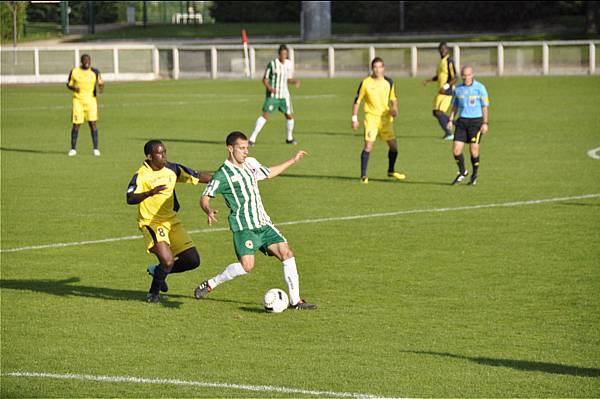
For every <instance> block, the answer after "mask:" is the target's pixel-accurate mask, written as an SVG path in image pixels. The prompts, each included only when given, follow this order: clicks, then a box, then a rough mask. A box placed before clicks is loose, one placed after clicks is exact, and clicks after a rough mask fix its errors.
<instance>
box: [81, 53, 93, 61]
mask: <svg viewBox="0 0 600 399" xmlns="http://www.w3.org/2000/svg"><path fill="white" fill-rule="evenodd" d="M85 57H87V58H89V59H90V60H91V59H92V57H90V55H89V54H81V58H80V59H79V60H80V61H81V62H83V59H84V58H85Z"/></svg>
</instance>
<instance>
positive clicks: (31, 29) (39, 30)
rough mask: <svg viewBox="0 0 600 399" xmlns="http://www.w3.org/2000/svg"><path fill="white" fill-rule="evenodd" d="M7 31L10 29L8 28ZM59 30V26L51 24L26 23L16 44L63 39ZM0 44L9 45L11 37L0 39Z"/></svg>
mask: <svg viewBox="0 0 600 399" xmlns="http://www.w3.org/2000/svg"><path fill="white" fill-rule="evenodd" d="M8 29H12V28H11V27H8ZM60 29H61V28H60V25H57V24H55V23H51V22H28V23H27V24H26V25H25V27H24V32H23V35H21V36H20V37H19V38H18V43H23V42H32V41H36V40H48V39H58V38H61V37H63V34H62V32H61V30H60ZM11 32H12V30H11ZM0 44H3V45H11V44H12V37H11V38H0Z"/></svg>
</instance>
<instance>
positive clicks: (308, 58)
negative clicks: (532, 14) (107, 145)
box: [0, 40, 600, 84]
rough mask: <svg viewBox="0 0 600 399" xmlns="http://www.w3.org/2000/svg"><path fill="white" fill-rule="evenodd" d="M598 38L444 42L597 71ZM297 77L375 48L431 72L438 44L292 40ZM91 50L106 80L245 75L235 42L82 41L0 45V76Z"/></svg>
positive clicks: (469, 58) (577, 71)
mask: <svg viewBox="0 0 600 399" xmlns="http://www.w3.org/2000/svg"><path fill="white" fill-rule="evenodd" d="M599 43H600V41H589V40H586V41H552V42H481V43H449V46H450V47H451V48H452V50H453V56H454V59H455V63H456V66H457V67H458V68H460V65H461V64H462V65H466V64H470V65H472V66H473V67H474V68H475V71H476V73H477V74H478V75H480V76H490V75H497V76H504V75H510V76H516V75H586V74H590V75H593V74H598V73H600V68H599V67H598V58H599V57H596V46H597V45H598V44H599ZM289 48H290V58H291V59H292V61H293V62H294V66H295V76H297V77H330V78H333V77H358V76H363V75H365V74H368V73H369V63H370V60H371V59H373V58H374V57H375V56H376V55H377V56H379V57H382V58H383V59H384V60H385V65H386V74H388V75H389V76H392V77H401V76H412V77H415V76H433V75H434V74H435V68H436V65H437V63H438V61H439V54H438V52H437V44H435V43H415V44H331V45H305V44H298V45H290V46H289ZM276 49H277V46H276V45H253V46H250V51H249V56H250V71H249V72H250V77H251V78H254V79H257V78H260V77H262V68H264V67H265V65H266V64H267V62H268V61H269V60H271V59H272V58H274V57H275V55H276ZM83 53H87V54H90V55H91V57H92V61H93V65H94V66H95V67H97V68H98V69H100V71H101V72H102V74H103V76H104V78H105V79H106V80H109V81H110V80H154V79H190V78H206V79H219V78H228V79H235V78H243V77H244V76H245V75H244V59H243V51H242V46H241V45H219V46H154V45H137V46H121V45H117V46H106V45H92V44H86V45H81V46H70V47H49V48H16V49H13V48H6V47H3V48H0V68H1V69H0V79H1V80H0V83H3V84H5V83H38V82H39V83H41V82H64V81H65V79H66V75H67V74H68V71H69V70H70V69H71V68H72V67H73V66H74V65H78V64H79V57H80V54H83Z"/></svg>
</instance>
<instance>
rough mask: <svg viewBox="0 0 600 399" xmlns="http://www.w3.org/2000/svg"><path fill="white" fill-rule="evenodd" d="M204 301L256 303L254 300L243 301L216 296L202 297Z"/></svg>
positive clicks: (240, 303) (239, 303) (241, 303)
mask: <svg viewBox="0 0 600 399" xmlns="http://www.w3.org/2000/svg"><path fill="white" fill-rule="evenodd" d="M202 300H203V301H215V302H223V303H236V304H238V305H254V304H255V303H254V302H242V301H235V300H233V299H222V298H214V297H205V298H202Z"/></svg>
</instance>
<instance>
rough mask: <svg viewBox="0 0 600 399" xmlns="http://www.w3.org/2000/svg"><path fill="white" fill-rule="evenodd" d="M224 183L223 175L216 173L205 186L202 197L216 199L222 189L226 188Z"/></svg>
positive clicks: (219, 172)
mask: <svg viewBox="0 0 600 399" xmlns="http://www.w3.org/2000/svg"><path fill="white" fill-rule="evenodd" d="M225 183H226V182H225V176H224V175H223V172H221V171H217V172H216V173H215V174H214V175H213V177H212V179H210V181H209V182H208V184H207V185H206V188H205V189H204V192H203V193H202V196H203V197H204V196H209V197H211V198H214V197H216V196H217V194H220V193H222V192H223V189H224V188H225V186H226V184H225Z"/></svg>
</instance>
